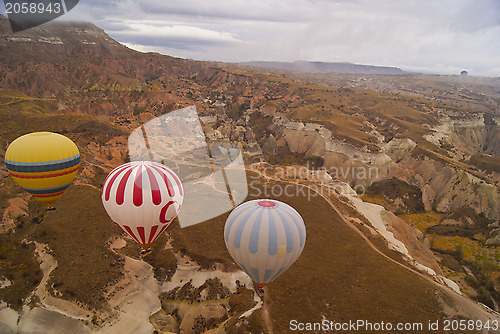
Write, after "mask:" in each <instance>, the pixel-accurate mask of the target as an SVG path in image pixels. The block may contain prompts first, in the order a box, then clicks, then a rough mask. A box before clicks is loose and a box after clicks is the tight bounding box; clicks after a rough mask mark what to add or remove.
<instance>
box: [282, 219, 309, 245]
mask: <svg viewBox="0 0 500 334" xmlns="http://www.w3.org/2000/svg"><path fill="white" fill-rule="evenodd" d="M282 213H283V214H284V215H286V216H287V217H288V218H289V219H290V221H291V222H293V223H294V225H295V227H297V230H298V231H299V239H300V247H304V242H305V230H304V226H305V225H304V221H303V220H302V217H300V215H299V214H298V213H297V212H296V211H291V212H290V211H283V212H282Z"/></svg>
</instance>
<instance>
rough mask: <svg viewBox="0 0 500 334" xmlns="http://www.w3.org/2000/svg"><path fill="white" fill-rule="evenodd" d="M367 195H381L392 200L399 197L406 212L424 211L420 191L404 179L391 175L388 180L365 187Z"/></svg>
mask: <svg viewBox="0 0 500 334" xmlns="http://www.w3.org/2000/svg"><path fill="white" fill-rule="evenodd" d="M367 194H368V195H379V196H380V195H381V196H383V197H385V198H386V199H389V200H391V202H394V201H395V200H396V199H398V198H399V199H401V200H402V201H403V203H404V206H405V209H406V211H407V212H408V213H416V212H424V211H425V208H424V203H423V202H422V191H421V190H420V189H419V188H418V187H416V186H412V185H410V184H408V183H406V182H405V181H402V180H399V179H398V178H396V177H393V178H392V179H389V180H384V181H380V182H375V183H373V184H372V185H371V186H369V187H368V189H367Z"/></svg>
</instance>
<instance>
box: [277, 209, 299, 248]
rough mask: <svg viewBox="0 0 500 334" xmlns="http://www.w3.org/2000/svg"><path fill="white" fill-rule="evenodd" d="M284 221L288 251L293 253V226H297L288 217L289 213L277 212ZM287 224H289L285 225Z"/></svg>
mask: <svg viewBox="0 0 500 334" xmlns="http://www.w3.org/2000/svg"><path fill="white" fill-rule="evenodd" d="M276 213H277V214H278V216H279V217H280V219H281V221H282V224H281V225H282V226H283V229H284V231H285V235H286V251H287V252H288V253H291V252H292V251H293V247H294V234H293V231H292V226H291V225H292V224H295V221H294V220H293V219H292V218H291V217H290V216H289V215H288V212H287V211H277V212H276ZM285 222H287V223H285Z"/></svg>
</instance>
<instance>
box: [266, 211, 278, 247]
mask: <svg viewBox="0 0 500 334" xmlns="http://www.w3.org/2000/svg"><path fill="white" fill-rule="evenodd" d="M275 212H277V210H268V213H269V239H268V242H267V253H268V254H269V255H276V253H277V252H278V230H277V229H276V222H275V221H274V213H275Z"/></svg>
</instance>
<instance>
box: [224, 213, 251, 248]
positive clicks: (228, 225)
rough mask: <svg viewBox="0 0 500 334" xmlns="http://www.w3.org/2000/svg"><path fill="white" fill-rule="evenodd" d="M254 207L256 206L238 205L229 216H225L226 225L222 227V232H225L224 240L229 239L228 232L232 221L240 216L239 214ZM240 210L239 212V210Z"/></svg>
mask: <svg viewBox="0 0 500 334" xmlns="http://www.w3.org/2000/svg"><path fill="white" fill-rule="evenodd" d="M255 209H256V206H250V205H247V206H239V207H237V208H236V209H234V210H233V212H231V214H230V215H229V217H227V221H226V225H225V227H224V232H225V239H226V241H228V240H229V232H230V231H231V228H232V227H233V224H234V222H235V221H236V220H237V219H238V218H240V215H242V214H244V213H245V212H248V211H253V210H255ZM239 211H241V212H239Z"/></svg>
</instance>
